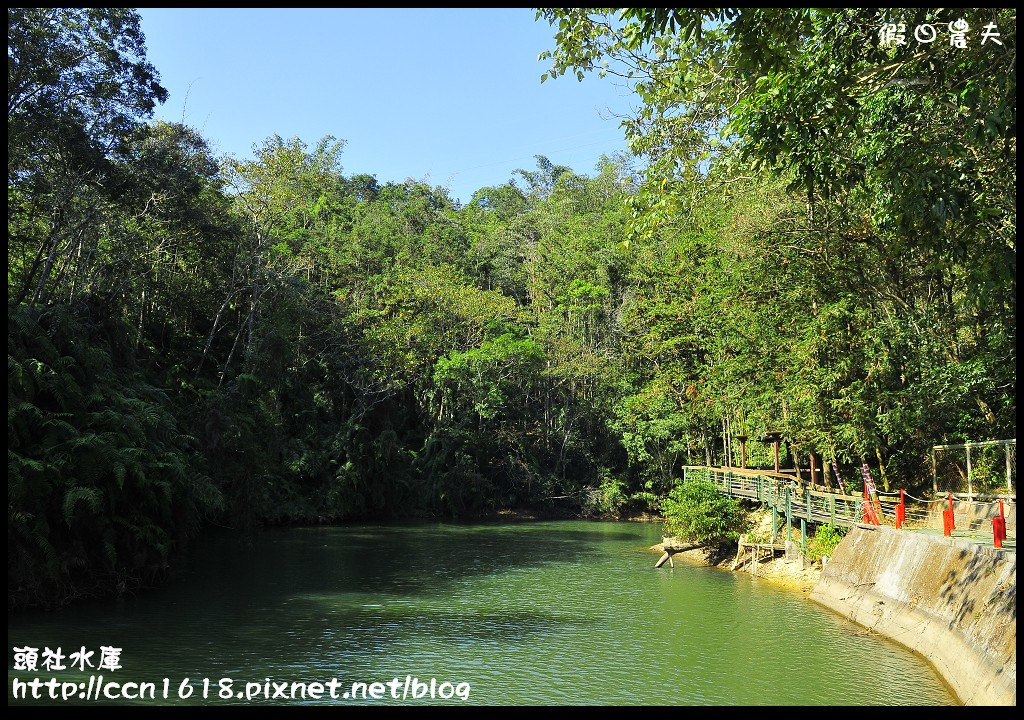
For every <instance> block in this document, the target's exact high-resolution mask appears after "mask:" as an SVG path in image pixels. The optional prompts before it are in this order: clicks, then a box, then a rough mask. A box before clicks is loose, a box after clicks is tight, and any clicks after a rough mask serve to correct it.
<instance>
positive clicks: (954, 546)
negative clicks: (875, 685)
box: [811, 526, 1017, 705]
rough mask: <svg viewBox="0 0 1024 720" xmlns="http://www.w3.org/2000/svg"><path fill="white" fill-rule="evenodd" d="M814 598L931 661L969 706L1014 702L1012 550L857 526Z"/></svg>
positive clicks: (910, 698)
mask: <svg viewBox="0 0 1024 720" xmlns="http://www.w3.org/2000/svg"><path fill="white" fill-rule="evenodd" d="M811 599H812V600H814V601H815V602H817V603H819V604H821V605H824V606H825V607H827V608H830V609H832V610H835V611H836V612H838V613H839V614H841V615H843V616H845V617H847V618H849V619H850V620H853V621H854V622H856V623H857V624H859V625H863V626H865V627H868V628H871V629H872V630H874V631H875V632H878V633H879V634H881V635H884V636H886V637H889V638H891V639H892V640H894V641H896V642H898V643H899V644H901V645H903V646H905V647H908V648H910V649H911V650H914V651H916V652H918V653H920V654H921V655H923V656H924V657H926V658H927V659H928V660H929V661H930V662H931V663H932V665H933V666H934V667H935V669H936V670H937V671H938V672H939V674H940V675H941V676H942V677H943V678H944V679H945V680H946V682H948V683H949V685H950V687H952V689H953V690H954V692H956V694H957V696H958V697H959V698H960V700H961V701H962V702H963V703H965V704H968V705H1016V704H1017V555H1016V553H1010V552H1003V551H998V550H994V549H993V548H989V547H984V546H981V545H975V544H969V543H965V542H962V541H957V540H954V539H951V538H943V537H934V536H928V535H922V534H919V533H913V532H906V531H899V530H896V529H894V528H889V527H884V526H883V527H873V526H859V527H855V528H853V529H852V530H851V531H850V533H849V534H848V535H847V536H846V537H845V538H844V539H843V541H842V543H840V545H839V547H838V548H836V551H835V553H834V554H833V557H832V559H831V560H830V561H829V562H828V564H827V565H826V566H825V568H824V570H823V571H822V574H821V578H820V579H819V580H818V582H817V584H815V586H814V590H813V591H812V592H811ZM907 702H908V704H912V703H913V702H914V700H913V696H912V695H908V698H907Z"/></svg>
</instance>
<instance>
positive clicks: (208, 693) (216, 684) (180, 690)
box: [11, 675, 470, 702]
mask: <svg viewBox="0 0 1024 720" xmlns="http://www.w3.org/2000/svg"><path fill="white" fill-rule="evenodd" d="M11 692H12V695H13V699H15V700H44V701H45V700H49V701H58V702H60V701H64V702H70V701H87V702H88V701H98V702H105V701H111V700H193V701H195V700H221V701H235V702H238V701H243V702H254V701H270V702H273V701H275V700H276V701H282V700H283V701H296V700H298V701H301V700H341V701H345V700H349V701H362V700H367V701H372V700H399V701H417V700H456V701H466V700H469V693H470V684H469V683H468V682H451V681H447V680H443V681H442V680H438V679H437V678H433V677H432V678H426V679H420V678H419V677H417V676H414V675H406V676H405V677H393V678H391V679H390V680H387V681H378V682H360V681H355V682H344V681H342V680H340V679H338V678H330V679H328V680H326V681H324V682H318V681H313V682H306V681H287V680H283V681H282V680H275V679H273V678H264V679H263V680H262V681H246V682H242V681H236V680H234V679H232V678H217V679H211V678H197V679H190V678H187V677H186V678H184V679H182V680H181V681H177V682H176V681H172V680H171V679H170V678H163V680H160V681H156V682H132V681H125V680H111V679H110V678H109V676H108V677H104V676H103V675H90V676H89V678H88V680H86V678H84V677H83V678H81V680H80V681H79V682H69V681H62V680H59V679H58V678H55V677H50V678H41V677H35V678H32V679H21V678H14V680H13V681H12V687H11Z"/></svg>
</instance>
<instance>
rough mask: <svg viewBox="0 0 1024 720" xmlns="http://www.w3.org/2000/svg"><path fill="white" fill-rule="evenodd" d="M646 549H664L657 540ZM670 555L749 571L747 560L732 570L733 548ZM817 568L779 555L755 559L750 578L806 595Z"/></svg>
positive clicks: (692, 562) (729, 569)
mask: <svg viewBox="0 0 1024 720" xmlns="http://www.w3.org/2000/svg"><path fill="white" fill-rule="evenodd" d="M649 549H650V550H651V551H652V552H656V553H659V554H661V553H664V552H665V545H664V543H658V544H656V545H651V547H650V548H649ZM672 557H673V559H675V558H680V559H682V560H683V561H684V562H686V563H688V564H690V565H697V566H700V567H708V568H714V569H716V570H722V571H724V572H730V573H736V574H745V575H750V574H751V573H750V571H749V561H748V562H745V563H744V564H743V565H742V566H741V567H738V568H737V569H735V570H733V569H732V567H731V566H732V563H733V561H734V560H735V558H736V550H735V549H730V550H724V551H723V550H722V549H720V548H697V549H695V550H684V551H683V552H679V553H675V554H674V555H673V556H672ZM821 571H822V569H821V567H820V566H818V565H809V566H807V567H805V568H804V569H801V568H800V563H799V562H798V561H792V560H789V561H787V560H786V558H785V556H779V557H775V558H772V559H771V560H761V561H758V564H757V575H756V576H753V577H755V578H756V579H757V580H764V581H765V582H767V583H769V584H771V585H775V586H778V587H781V588H785V589H787V590H792V591H794V592H799V593H800V594H802V595H807V596H808V597H809V596H810V593H811V591H812V590H813V589H814V585H815V584H816V583H817V582H818V579H819V578H820V577H821Z"/></svg>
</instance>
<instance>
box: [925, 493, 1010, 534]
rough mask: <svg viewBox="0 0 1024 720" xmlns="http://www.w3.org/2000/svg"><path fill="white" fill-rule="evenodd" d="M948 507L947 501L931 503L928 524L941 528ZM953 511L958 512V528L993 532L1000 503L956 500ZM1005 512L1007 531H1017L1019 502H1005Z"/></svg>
mask: <svg viewBox="0 0 1024 720" xmlns="http://www.w3.org/2000/svg"><path fill="white" fill-rule="evenodd" d="M948 507H949V506H948V505H946V504H945V503H929V504H928V526H929V527H933V528H938V529H940V530H941V529H942V511H943V510H945V509H947V508H948ZM953 512H954V513H955V514H956V529H957V530H980V531H982V532H992V518H994V517H996V516H997V515H999V503H990V502H984V503H981V502H967V501H966V500H954V501H953ZM1003 513H1004V517H1005V518H1006V529H1007V531H1009V532H1011V533H1015V532H1017V503H1010V502H1008V503H1003ZM965 522H966V525H965Z"/></svg>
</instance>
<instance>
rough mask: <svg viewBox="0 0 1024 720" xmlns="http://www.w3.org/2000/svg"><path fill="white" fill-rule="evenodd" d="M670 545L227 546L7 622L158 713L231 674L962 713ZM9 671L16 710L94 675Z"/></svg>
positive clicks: (213, 541) (412, 535)
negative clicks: (667, 564)
mask: <svg viewBox="0 0 1024 720" xmlns="http://www.w3.org/2000/svg"><path fill="white" fill-rule="evenodd" d="M658 541H660V526H658V525H652V524H642V523H588V522H546V523H524V524H504V525H425V526H424V525H419V526H405V527H399V526H367V525H361V526H348V527H320V528H308V529H305V528H304V529H281V530H270V531H266V532H263V533H261V534H259V535H257V536H255V538H251V539H250V540H248V541H246V540H244V539H243V538H239V537H237V536H234V535H230V534H225V535H216V536H210V537H207V538H204V540H203V542H202V543H200V544H199V545H197V547H196V552H195V557H194V560H193V563H192V569H191V571H190V572H189V574H188V575H187V576H186V577H184V578H183V579H181V580H179V581H177V582H175V583H173V584H171V585H170V586H167V587H165V588H163V589H160V590H156V591H151V592H148V593H144V594H141V595H139V596H137V597H133V598H129V599H124V600H120V601H116V602H105V603H94V604H87V605H81V606H77V607H73V608H69V609H65V610H61V611H57V612H35V613H22V614H17V615H13V616H10V617H9V619H8V646H9V652H11V650H10V648H13V647H15V646H19V647H20V646H31V647H37V648H39V650H40V651H41V650H42V648H43V647H44V646H48V647H50V648H55V647H57V646H59V647H61V648H62V650H63V652H64V653H65V654H68V653H69V652H70V651H72V650H78V649H79V648H80V647H82V646H84V647H85V648H86V649H87V650H93V651H96V655H95V656H94V657H93V658H92V659H93V662H95V661H96V659H97V658H98V656H99V654H100V653H99V649H100V646H113V647H119V648H121V649H122V650H121V656H120V664H121V666H122V668H121V669H119V670H116V671H105V672H103V673H102V674H103V676H104V678H105V679H106V680H111V679H113V680H116V681H119V682H125V681H134V682H139V681H155V682H157V683H158V690H157V699H156V700H155V701H151V700H148V699H147V700H145V701H144V702H146V703H149V704H167V703H170V702H171V701H172V700H173V699H174V696H175V693H176V692H177V689H178V686H179V684H180V682H181V681H182V680H183V679H184V678H186V677H187V678H189V680H190V682H191V684H192V685H194V686H195V690H194V694H193V696H192V697H191V698H189V702H202V700H201V698H200V697H199V695H200V694H201V691H202V688H201V682H202V679H203V678H209V679H210V689H209V692H208V694H209V699H208V700H207V701H206V702H207V703H209V704H220V705H224V704H228V703H231V702H233V703H236V704H241V703H244V700H237V699H233V700H230V701H226V700H221V699H219V698H218V692H219V690H218V684H217V683H218V681H219V680H220V679H221V678H230V679H231V680H233V681H234V683H233V685H232V688H231V690H230V692H231V694H233V695H234V694H235V691H241V690H243V689H244V687H245V683H246V682H259V683H264V682H265V681H266V680H267V679H270V680H272V681H275V682H276V681H281V682H283V681H288V682H289V683H291V682H295V681H300V682H306V683H309V682H313V681H318V682H327V681H329V680H330V679H331V678H332V677H336V678H338V679H339V681H340V683H341V684H340V685H339V686H338V687H339V690H338V693H339V698H340V693H341V691H342V690H348V689H349V688H350V686H351V683H352V682H353V681H361V682H366V683H371V682H375V681H381V682H387V681H389V680H391V679H392V678H394V677H398V678H399V679H400V680H401V681H402V683H403V687H402V688H398V689H397V692H398V693H399V694H401V693H402V692H403V689H404V682H405V677H406V675H409V676H413V677H415V678H417V679H418V680H429V678H436V683H437V687H439V686H440V683H443V682H445V681H448V682H451V683H453V684H454V683H459V682H465V683H469V687H470V689H469V702H470V703H485V704H522V703H531V704H588V703H602V704H632V703H643V704H716V705H717V704H728V705H737V704H786V705H833V704H841V705H865V704H951V703H954V702H955V698H954V697H952V696H951V694H950V693H949V691H948V690H947V689H946V688H945V686H944V685H943V684H942V683H941V681H940V680H939V679H938V677H937V676H936V675H935V673H934V671H933V670H932V669H931V668H930V667H929V666H928V664H927V663H926V662H925V661H924V660H922V659H921V658H919V657H917V656H915V655H913V654H911V653H909V652H907V651H906V650H904V649H902V648H900V647H899V646H897V645H895V644H893V643H891V642H888V641H886V640H883V639H881V638H878V637H871V636H866V635H859V634H858V632H859V630H860V628H858V627H857V626H855V625H853V624H851V623H848V622H846V621H845V620H843V619H842V618H840V617H838V616H837V615H835V614H833V613H831V612H829V611H827V610H824V609H822V608H819V607H818V606H816V605H814V604H812V603H811V602H809V601H808V600H807V599H806V598H805V597H803V596H801V595H800V594H799V593H794V592H792V591H787V590H783V589H779V588H776V587H773V586H771V585H769V584H767V583H764V582H759V581H758V580H757V579H755V578H751V577H749V576H748V575H743V574H733V573H728V572H723V571H719V570H714V569H709V568H703V567H695V566H689V565H686V564H683V563H680V562H677V563H676V567H675V569H674V570H670V569H665V568H663V569H659V570H655V569H654V567H653V566H654V562H655V560H656V559H657V557H656V556H655V555H654V554H652V553H651V552H650V551H649V550H648V549H647V547H648V546H650V545H651V544H653V543H655V542H658ZM66 662H67V661H65V663H66ZM12 667H13V654H11V655H9V656H8V699H9V701H11V692H12V687H13V680H14V678H15V677H17V678H20V679H28V678H31V677H34V676H40V677H42V678H43V679H44V680H45V679H46V678H49V677H51V676H57V677H58V678H60V680H61V681H74V682H79V681H83V680H88V678H89V676H90V674H99V673H97V672H96V671H86V672H82V671H80V670H78V669H69V670H65V671H61V672H45V671H43V670H40V671H39V672H38V673H26V672H15V671H13V670H12V669H11V668H12ZM163 678H168V679H169V683H170V688H171V690H170V696H171V699H170V700H166V701H165V700H163V699H162V697H161V693H162V679H163ZM44 692H45V691H44ZM271 692H273V691H271ZM385 692H386V693H387V694H388V695H390V693H391V692H392V690H391V689H390V688H389V689H387V690H386V691H385ZM450 693H451V687H450V688H449V694H450ZM256 699H257V698H254V699H253V702H255V701H256ZM259 699H262V698H259ZM324 701H325V702H335V703H338V704H346V703H347V704H351V703H352V702H353V701H352V700H351V699H350V700H343V699H338V700H336V701H331V700H329V699H327V700H324ZM29 702H33V701H29ZM34 702H39V701H34ZM105 702H108V703H109V702H111V701H109V700H108V701H105ZM125 702H126V701H123V700H119V701H118V703H125ZM270 702H273V703H277V704H282V703H284V702H286V701H284V700H281V699H279V698H278V699H272V700H270ZM289 702H290V701H289ZM306 702H310V700H308V699H307V701H306ZM365 702H368V703H370V702H376V703H384V702H395V701H394V700H378V701H373V700H367V701H365ZM407 702H409V703H412V702H413V701H411V700H408V701H407ZM415 702H416V704H421V703H424V702H428V701H427V700H425V699H424V700H418V701H415ZM434 702H440V701H439V700H435V701H434ZM448 702H454V703H458V702H462V701H461V700H460V699H459V697H458V696H455V697H454V698H453V699H452V700H450V701H448Z"/></svg>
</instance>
